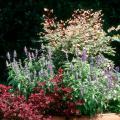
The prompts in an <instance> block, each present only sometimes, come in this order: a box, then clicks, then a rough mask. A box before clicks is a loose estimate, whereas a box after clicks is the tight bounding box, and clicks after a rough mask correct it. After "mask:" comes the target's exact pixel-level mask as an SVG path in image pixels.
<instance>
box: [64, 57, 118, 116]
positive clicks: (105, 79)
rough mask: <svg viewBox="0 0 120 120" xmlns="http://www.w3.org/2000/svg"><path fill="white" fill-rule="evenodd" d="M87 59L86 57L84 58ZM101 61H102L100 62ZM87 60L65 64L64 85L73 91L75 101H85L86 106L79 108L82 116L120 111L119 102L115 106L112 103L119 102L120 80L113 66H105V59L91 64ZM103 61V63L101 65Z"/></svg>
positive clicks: (78, 59) (74, 60) (76, 60)
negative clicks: (119, 108)
mask: <svg viewBox="0 0 120 120" xmlns="http://www.w3.org/2000/svg"><path fill="white" fill-rule="evenodd" d="M83 57H84V58H85V56H83ZM100 59H101V60H100ZM86 60H87V59H82V60H81V59H80V58H76V59H73V60H72V61H71V62H67V63H65V66H64V67H65V73H64V78H63V81H64V84H65V85H66V86H69V87H70V88H72V89H73V92H72V98H73V99H74V100H77V99H83V100H85V103H84V105H82V106H78V109H79V110H80V111H81V114H85V115H94V114H96V113H100V112H105V111H109V112H111V110H112V111H113V108H114V110H116V111H118V105H119V102H117V103H116V104H115V105H112V104H111V101H119V97H120V94H119V90H120V89H119V87H120V83H119V82H120V81H119V80H120V78H119V76H118V75H117V74H116V72H114V69H113V66H107V65H102V66H101V64H104V61H103V57H99V61H98V58H97V60H93V61H91V62H90V63H88V61H86ZM100 61H103V63H99V62H100Z"/></svg>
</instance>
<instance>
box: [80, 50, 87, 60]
mask: <svg viewBox="0 0 120 120" xmlns="http://www.w3.org/2000/svg"><path fill="white" fill-rule="evenodd" d="M81 59H82V61H86V60H87V51H86V49H85V48H83V51H82V55H81Z"/></svg>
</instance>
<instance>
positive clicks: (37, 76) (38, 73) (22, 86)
mask: <svg viewBox="0 0 120 120" xmlns="http://www.w3.org/2000/svg"><path fill="white" fill-rule="evenodd" d="M25 54H26V59H25V60H24V61H23V62H22V61H21V60H20V59H18V58H17V53H16V51H14V55H13V56H14V57H13V59H12V58H11V57H10V54H9V53H7V57H8V61H7V66H8V72H9V77H8V82H9V85H12V86H13V87H14V88H15V89H18V90H19V91H21V93H22V94H24V95H25V96H26V97H27V96H29V94H30V93H31V92H32V90H33V88H34V87H35V86H36V84H37V82H38V81H41V82H42V81H44V80H48V79H50V78H53V76H54V70H53V67H54V66H53V63H52V58H51V52H50V50H49V52H48V54H47V55H45V54H43V53H42V54H41V56H39V55H38V50H35V52H29V51H28V50H27V48H26V47H25Z"/></svg>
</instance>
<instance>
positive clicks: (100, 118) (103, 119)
mask: <svg viewBox="0 0 120 120" xmlns="http://www.w3.org/2000/svg"><path fill="white" fill-rule="evenodd" d="M53 120H120V115H118V114H115V113H107V114H99V115H97V116H95V117H92V118H89V117H85V116H81V117H70V118H67V119H66V118H65V117H59V116H54V117H53Z"/></svg>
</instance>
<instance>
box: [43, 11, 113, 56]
mask: <svg viewBox="0 0 120 120" xmlns="http://www.w3.org/2000/svg"><path fill="white" fill-rule="evenodd" d="M48 12H49V14H48V15H49V16H47V17H45V23H44V29H45V30H46V34H45V38H47V39H49V42H50V45H51V46H52V47H53V48H54V49H57V48H59V47H61V46H62V48H61V50H63V51H66V52H68V53H72V54H75V49H76V48H77V49H79V54H81V52H82V50H83V48H84V47H85V48H86V50H87V53H88V55H97V54H99V53H107V54H112V53H113V50H112V48H111V47H110V46H109V45H110V44H109V43H110V36H107V35H106V33H105V32H104V30H103V28H102V22H103V21H102V16H103V15H102V12H101V11H97V12H94V11H93V10H76V11H74V13H73V14H72V17H71V18H70V19H68V20H67V21H65V22H64V21H60V22H57V20H56V18H51V17H50V14H52V13H50V11H49V10H48Z"/></svg>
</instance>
